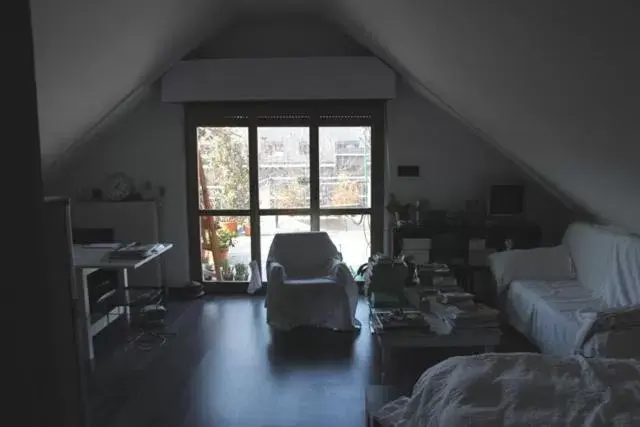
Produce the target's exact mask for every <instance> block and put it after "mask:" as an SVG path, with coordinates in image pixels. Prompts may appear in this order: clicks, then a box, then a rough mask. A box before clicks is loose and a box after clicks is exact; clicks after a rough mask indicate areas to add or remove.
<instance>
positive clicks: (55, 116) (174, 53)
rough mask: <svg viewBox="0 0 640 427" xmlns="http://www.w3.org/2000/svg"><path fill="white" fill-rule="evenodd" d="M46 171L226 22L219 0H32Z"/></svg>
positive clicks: (40, 117) (42, 143)
mask: <svg viewBox="0 0 640 427" xmlns="http://www.w3.org/2000/svg"><path fill="white" fill-rule="evenodd" d="M30 5H31V18H32V26H33V36H34V40H33V41H34V57H35V66H36V81H37V86H38V116H39V117H38V118H39V122H40V141H41V146H42V162H43V167H44V170H45V172H46V173H49V168H50V167H51V166H52V164H53V163H54V161H60V160H63V159H62V158H61V157H62V156H63V155H64V153H65V152H66V150H68V149H70V148H71V147H72V145H73V144H74V143H76V142H78V141H80V142H84V141H83V139H84V138H85V137H86V136H87V135H88V134H90V133H92V132H93V129H94V127H100V126H101V122H102V121H103V120H104V119H105V118H106V117H108V116H110V115H111V114H112V113H113V111H114V109H117V108H119V105H120V103H122V102H123V101H126V99H127V98H128V97H129V96H131V95H132V94H134V93H135V91H136V90H138V89H139V88H140V87H141V86H145V85H148V84H151V83H152V82H153V81H154V80H155V79H156V78H157V77H158V76H159V74H160V73H162V72H164V70H166V69H167V68H168V67H169V65H171V63H172V62H174V61H178V60H179V59H180V58H181V57H182V56H183V55H184V54H185V53H186V52H187V51H188V50H189V49H190V48H191V47H192V46H193V44H195V43H198V42H199V41H200V40H202V39H203V38H204V37H206V36H207V35H209V34H212V32H210V31H212V30H213V29H215V28H216V27H218V26H221V24H222V22H224V21H225V19H226V17H227V15H228V14H227V13H225V12H226V11H225V10H224V8H223V7H222V6H223V2H222V1H214V0H156V1H152V2H150V1H147V0H109V1H84V0H56V1H51V0H30Z"/></svg>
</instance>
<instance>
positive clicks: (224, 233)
mask: <svg viewBox="0 0 640 427" xmlns="http://www.w3.org/2000/svg"><path fill="white" fill-rule="evenodd" d="M216 234H217V235H218V250H219V254H220V259H221V260H223V261H225V260H226V259H227V257H228V256H229V248H230V247H233V246H235V243H236V242H235V241H234V240H233V234H232V233H231V232H230V231H228V230H225V229H224V228H219V229H218V230H216Z"/></svg>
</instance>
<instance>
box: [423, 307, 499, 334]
mask: <svg viewBox="0 0 640 427" xmlns="http://www.w3.org/2000/svg"><path fill="white" fill-rule="evenodd" d="M431 312H432V313H433V314H435V315H436V316H438V317H439V318H440V319H441V320H442V321H443V322H444V323H445V324H447V325H448V326H449V328H450V329H451V331H456V330H460V329H479V328H498V327H499V326H500V323H499V322H498V313H499V312H498V310H495V309H493V308H491V307H488V306H486V305H484V304H464V306H460V305H452V304H442V303H439V302H433V303H432V304H431Z"/></svg>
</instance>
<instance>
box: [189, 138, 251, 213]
mask: <svg viewBox="0 0 640 427" xmlns="http://www.w3.org/2000/svg"><path fill="white" fill-rule="evenodd" d="M197 132H198V139H197V141H198V163H199V165H198V184H199V185H198V187H199V196H200V197H199V201H200V209H203V210H213V209H224V210H233V209H245V210H246V209H249V187H250V186H249V128H246V127H198V128H197Z"/></svg>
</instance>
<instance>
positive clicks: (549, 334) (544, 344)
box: [505, 280, 601, 355]
mask: <svg viewBox="0 0 640 427" xmlns="http://www.w3.org/2000/svg"><path fill="white" fill-rule="evenodd" d="M506 304H507V305H506V307H505V309H506V312H507V314H508V315H509V318H510V319H509V320H510V321H511V323H512V324H513V326H515V327H516V329H518V330H519V331H520V332H522V333H523V334H524V335H526V336H527V337H529V339H531V340H532V341H534V342H535V343H536V344H537V345H538V347H540V349H541V350H542V351H543V352H545V353H548V354H555V355H569V354H573V353H574V351H575V342H576V336H577V334H578V331H579V330H580V327H581V324H582V322H581V320H580V319H579V317H578V310H583V309H588V308H590V309H594V310H597V309H598V308H600V305H601V301H600V299H599V298H598V297H597V296H594V295H593V293H592V292H591V290H589V289H587V288H585V287H584V286H582V285H581V284H580V283H579V282H577V281H558V282H546V281H533V280H517V281H514V282H513V283H511V286H510V287H509V292H508V294H507V302H506Z"/></svg>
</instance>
